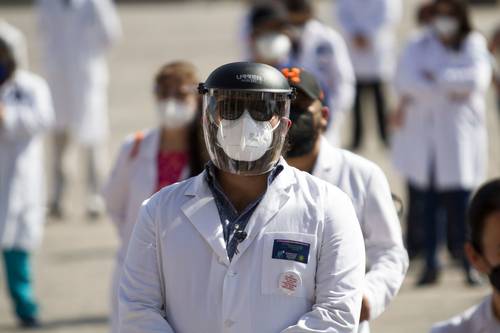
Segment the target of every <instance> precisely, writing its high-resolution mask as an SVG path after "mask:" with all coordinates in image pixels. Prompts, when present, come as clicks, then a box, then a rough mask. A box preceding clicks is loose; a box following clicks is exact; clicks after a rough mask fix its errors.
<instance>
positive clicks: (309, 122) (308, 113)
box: [287, 90, 328, 158]
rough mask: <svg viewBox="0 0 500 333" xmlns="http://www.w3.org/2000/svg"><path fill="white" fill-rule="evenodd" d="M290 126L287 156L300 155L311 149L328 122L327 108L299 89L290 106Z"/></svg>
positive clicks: (309, 151)
mask: <svg viewBox="0 0 500 333" xmlns="http://www.w3.org/2000/svg"><path fill="white" fill-rule="evenodd" d="M290 120H291V121H292V126H291V128H290V131H289V134H288V135H289V137H288V138H289V151H288V153H287V157H292V158H293V157H300V156H304V155H307V154H309V153H311V152H312V151H313V148H314V147H315V145H316V142H317V140H319V137H320V135H321V133H322V132H323V131H324V130H325V128H326V125H327V122H328V109H327V108H326V107H323V106H322V104H321V101H320V100H314V99H311V98H310V97H309V96H307V95H306V94H305V93H303V92H301V91H300V90H299V91H298V93H297V98H296V99H295V100H294V101H293V102H292V105H291V108H290Z"/></svg>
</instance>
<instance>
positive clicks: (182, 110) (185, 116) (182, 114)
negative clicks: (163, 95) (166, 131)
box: [156, 98, 196, 128]
mask: <svg viewBox="0 0 500 333" xmlns="http://www.w3.org/2000/svg"><path fill="white" fill-rule="evenodd" d="M156 110H157V114H158V118H159V121H160V123H161V125H162V126H164V127H166V128H180V127H184V126H187V125H188V124H190V123H191V122H192V121H193V119H194V118H195V116H196V105H195V104H194V103H188V102H184V101H179V100H177V99H175V98H167V99H164V100H161V101H159V102H158V103H157V105H156Z"/></svg>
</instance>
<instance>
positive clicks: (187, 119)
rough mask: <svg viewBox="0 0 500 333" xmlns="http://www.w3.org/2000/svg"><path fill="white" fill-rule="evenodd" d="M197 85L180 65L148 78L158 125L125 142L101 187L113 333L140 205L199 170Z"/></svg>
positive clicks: (190, 67) (187, 65) (191, 68)
mask: <svg viewBox="0 0 500 333" xmlns="http://www.w3.org/2000/svg"><path fill="white" fill-rule="evenodd" d="M198 82H199V81H198V74H197V70H196V68H195V67H194V66H193V65H192V64H190V63H187V62H184V61H178V62H172V63H169V64H166V65H165V66H163V67H162V68H161V69H160V70H159V72H158V73H157V75H156V77H155V80H154V85H155V98H156V108H157V110H156V111H157V117H158V126H155V127H154V128H151V129H149V130H147V131H140V132H137V133H136V134H135V135H132V136H129V137H128V138H127V139H125V142H124V143H123V144H122V146H121V148H120V152H119V154H118V158H117V159H116V162H115V164H114V167H113V170H112V171H111V174H110V177H109V179H108V181H107V182H106V184H105V186H104V191H103V193H104V200H105V203H106V207H107V209H108V212H109V214H110V215H111V218H112V220H113V222H114V224H115V225H116V227H117V231H118V235H119V237H120V247H119V250H118V253H117V257H116V267H115V272H114V274H113V281H112V293H111V305H112V306H111V309H112V311H111V332H119V331H118V286H119V281H120V275H121V270H122V266H123V261H124V260H125V255H126V252H127V247H128V242H129V239H130V235H131V233H132V230H133V228H134V225H135V221H136V219H137V213H138V212H139V208H140V207H141V203H142V202H143V201H144V200H146V199H147V198H149V197H150V196H151V195H152V194H154V193H155V192H157V191H158V190H160V189H161V188H163V187H164V186H167V185H170V184H173V183H176V182H178V181H181V180H184V179H186V178H188V177H191V176H195V175H197V174H199V173H200V172H201V171H203V163H204V152H203V151H201V147H202V145H203V141H202V140H203V139H202V136H201V127H200V124H201V123H200V120H201V116H200V115H201V113H200V111H199V110H200V109H199V103H198V101H199V99H198V91H197V84H198Z"/></svg>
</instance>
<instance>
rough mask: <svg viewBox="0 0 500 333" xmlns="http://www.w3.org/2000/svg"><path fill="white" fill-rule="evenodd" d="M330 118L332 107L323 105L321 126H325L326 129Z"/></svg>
mask: <svg viewBox="0 0 500 333" xmlns="http://www.w3.org/2000/svg"><path fill="white" fill-rule="evenodd" d="M329 118H330V109H329V108H328V106H323V107H321V121H320V124H321V128H323V129H324V130H326V128H327V127H328V119H329Z"/></svg>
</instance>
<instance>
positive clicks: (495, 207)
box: [468, 178, 500, 252]
mask: <svg viewBox="0 0 500 333" xmlns="http://www.w3.org/2000/svg"><path fill="white" fill-rule="evenodd" d="M495 212H500V178H497V179H494V180H492V181H489V182H487V183H486V184H484V185H482V186H481V188H479V190H478V191H477V192H476V193H475V194H474V197H473V198H472V201H471V203H470V204H469V210H468V220H469V228H470V233H469V239H470V242H471V243H472V245H473V246H474V248H475V249H476V250H477V251H478V252H481V251H482V244H481V240H482V238H483V233H484V226H485V223H486V219H487V218H488V217H489V216H490V215H491V214H492V213H495Z"/></svg>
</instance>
